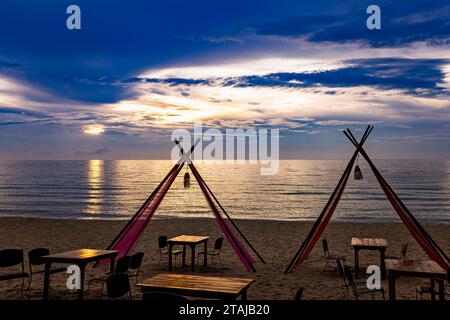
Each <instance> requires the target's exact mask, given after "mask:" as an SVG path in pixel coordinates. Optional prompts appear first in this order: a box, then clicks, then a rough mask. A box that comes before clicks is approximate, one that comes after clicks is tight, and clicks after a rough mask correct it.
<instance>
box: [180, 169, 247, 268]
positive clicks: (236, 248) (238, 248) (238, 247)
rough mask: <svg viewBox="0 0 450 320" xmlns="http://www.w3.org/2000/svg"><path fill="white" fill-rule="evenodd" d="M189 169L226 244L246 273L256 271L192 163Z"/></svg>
mask: <svg viewBox="0 0 450 320" xmlns="http://www.w3.org/2000/svg"><path fill="white" fill-rule="evenodd" d="M189 168H191V171H192V174H193V175H194V177H195V179H196V180H197V182H198V184H199V185H200V189H201V190H202V192H203V194H204V196H205V198H206V201H207V202H208V204H209V207H210V208H211V210H212V212H213V213H214V216H215V217H216V221H217V224H218V225H219V227H220V228H221V229H222V231H223V233H224V235H225V237H226V238H227V240H228V243H229V244H230V245H231V247H232V248H233V250H234V251H235V252H236V254H237V255H238V257H239V259H240V260H241V261H242V263H243V264H244V266H245V268H246V269H247V271H256V270H255V267H254V266H253V264H254V260H253V259H252V257H251V256H250V254H249V253H248V251H247V250H246V249H245V248H244V246H242V244H241V243H240V242H239V239H238V238H237V237H236V235H235V234H234V233H233V231H232V229H231V228H230V226H229V225H228V223H227V222H226V221H225V220H224V219H223V217H222V213H221V211H220V209H219V207H218V206H217V205H216V203H215V202H214V200H213V197H212V196H211V195H210V193H209V190H208V189H207V188H206V185H205V181H204V180H203V178H202V177H201V176H200V174H199V173H198V171H197V168H196V167H195V166H194V164H193V163H192V162H191V163H190V164H189Z"/></svg>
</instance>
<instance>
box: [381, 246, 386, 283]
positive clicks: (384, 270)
mask: <svg viewBox="0 0 450 320" xmlns="http://www.w3.org/2000/svg"><path fill="white" fill-rule="evenodd" d="M385 258H386V250H384V249H382V250H381V251H380V269H381V279H383V280H385V279H386V264H385V263H384V259H385Z"/></svg>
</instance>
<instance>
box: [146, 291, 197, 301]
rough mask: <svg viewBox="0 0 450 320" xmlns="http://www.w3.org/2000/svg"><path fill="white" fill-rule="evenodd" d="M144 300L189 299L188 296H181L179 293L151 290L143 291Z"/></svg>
mask: <svg viewBox="0 0 450 320" xmlns="http://www.w3.org/2000/svg"><path fill="white" fill-rule="evenodd" d="M142 300H148V301H189V299H188V298H186V297H183V296H180V295H178V294H173V293H167V292H158V291H149V292H143V293H142Z"/></svg>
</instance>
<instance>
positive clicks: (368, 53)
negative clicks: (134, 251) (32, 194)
mask: <svg viewBox="0 0 450 320" xmlns="http://www.w3.org/2000/svg"><path fill="white" fill-rule="evenodd" d="M70 4H76V5H79V6H80V7H81V15H82V20H81V21H82V29H81V30H76V31H73V30H72V31H70V30H68V29H67V28H66V18H67V16H68V15H67V14H66V8H67V6H68V5H70ZM369 4H377V5H379V6H380V7H381V12H382V29H381V30H368V29H367V28H366V23H365V22H366V19H367V16H368V15H367V14H366V8H367V6H368V5H369ZM449 17H450V4H449V3H448V1H395V2H394V1H377V2H376V3H373V1H356V0H355V1H274V0H271V1H261V0H259V1H242V0H241V1H234V0H233V1H148V0H147V1H125V2H124V1H111V0H110V1H92V0H89V1H88V0H86V1H85V0H77V1H50V0H44V1H24V0H17V1H12V0H7V1H2V2H1V3H0V86H1V88H0V137H1V142H0V152H1V154H2V155H1V156H0V157H1V158H25V159H27V158H64V159H65V158H89V157H105V158H152V157H153V158H154V157H156V158H164V157H167V156H168V150H169V149H170V147H169V146H170V143H169V137H170V133H171V130H172V129H175V128H178V127H186V126H189V125H192V123H193V121H195V120H202V121H203V122H204V124H205V125H206V126H212V127H218V128H222V129H223V128H226V127H244V128H245V127H251V126H260V125H261V124H264V126H267V127H269V128H270V127H273V128H280V129H281V130H282V132H283V138H282V141H281V149H282V152H281V154H282V155H283V156H284V157H298V158H315V157H318V158H335V157H338V158H340V157H345V156H346V154H345V152H347V151H348V150H350V149H351V148H342V146H346V144H347V142H346V140H345V139H343V138H342V137H341V134H340V133H339V130H341V129H343V128H345V127H346V126H351V127H354V128H362V127H364V126H365V124H366V123H373V124H375V125H376V126H377V132H376V133H375V135H374V142H373V148H374V150H375V151H376V152H377V155H379V157H403V156H404V157H422V156H424V153H423V149H424V148H426V149H427V150H429V152H427V153H426V157H448V155H449V153H450V152H449V151H448V150H449V148H448V147H449V143H448V142H447V141H448V137H449V135H450V132H449V128H450V123H449V120H450V118H449V117H448V116H447V114H448V111H449V110H448V109H449V107H450V104H449V99H448V98H449V92H450V62H449V61H450V60H449V59H450V54H449V53H450V18H449ZM298 123H300V125H298ZM398 145H402V147H398ZM317 146H319V147H317ZM99 150H100V151H99Z"/></svg>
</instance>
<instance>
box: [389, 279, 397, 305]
mask: <svg viewBox="0 0 450 320" xmlns="http://www.w3.org/2000/svg"><path fill="white" fill-rule="evenodd" d="M395 280H396V279H395V276H394V275H392V274H391V273H389V276H388V282H389V300H395Z"/></svg>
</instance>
